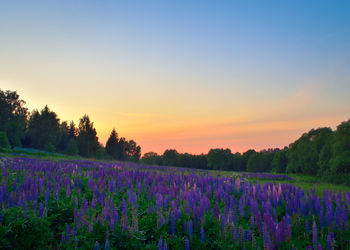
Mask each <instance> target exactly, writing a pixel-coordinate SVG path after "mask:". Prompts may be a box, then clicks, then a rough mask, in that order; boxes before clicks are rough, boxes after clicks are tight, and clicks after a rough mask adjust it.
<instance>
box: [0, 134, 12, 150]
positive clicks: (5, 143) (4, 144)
mask: <svg viewBox="0 0 350 250" xmlns="http://www.w3.org/2000/svg"><path fill="white" fill-rule="evenodd" d="M0 148H4V149H10V143H9V140H8V139H7V135H6V132H3V131H0Z"/></svg>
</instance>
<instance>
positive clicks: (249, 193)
mask: <svg viewBox="0 0 350 250" xmlns="http://www.w3.org/2000/svg"><path fill="white" fill-rule="evenodd" d="M0 207H1V213H0V225H1V223H2V221H3V220H4V216H5V219H6V213H7V211H9V210H11V209H12V208H20V209H21V211H22V213H23V215H24V216H31V217H37V218H38V219H39V220H40V221H44V220H45V219H46V218H48V217H50V216H51V217H52V214H53V212H52V211H56V210H57V209H58V208H67V209H71V213H67V215H66V216H67V218H65V220H64V224H63V225H62V224H58V225H57V226H56V228H55V230H56V231H57V232H58V235H59V236H58V237H56V238H55V239H57V242H56V244H57V245H58V246H61V247H67V246H68V245H76V246H81V244H83V241H87V240H90V241H91V242H92V243H91V245H90V248H91V249H92V248H94V249H99V248H102V247H101V246H104V248H105V249H109V248H118V245H119V244H122V243H121V242H120V241H118V239H117V238H116V237H117V236H116V235H118V234H121V233H124V234H123V235H129V236H130V239H132V240H134V241H137V242H141V244H143V246H144V247H145V246H146V245H147V246H149V247H150V248H151V249H168V248H169V249H181V248H182V249H199V248H202V247H209V248H216V249H220V248H238V249H239V248H246V249H256V248H258V247H260V249H278V248H284V249H293V248H296V249H300V248H306V247H307V248H309V247H311V249H312V248H314V249H335V248H337V247H350V245H349V241H347V240H346V237H347V234H346V233H347V232H348V231H349V230H350V227H349V216H348V214H349V209H350V194H349V193H340V192H339V193H336V192H331V191H325V192H324V194H323V196H322V197H319V196H317V195H316V194H315V192H313V191H310V192H305V191H304V190H302V189H300V188H297V187H295V186H293V185H291V184H288V183H283V184H282V183H279V184H276V183H267V184H263V185H262V184H259V183H258V182H257V183H255V184H252V183H250V182H247V181H242V178H240V177H235V178H232V177H225V176H223V177H218V176H214V175H210V174H208V173H205V172H195V171H184V170H176V169H169V168H165V167H153V166H146V165H138V164H134V163H111V162H94V161H77V160H75V161H56V162H53V161H46V160H37V159H25V158H13V159H8V160H7V161H5V163H4V164H3V166H1V167H0ZM51 217H50V218H51ZM50 221H51V220H50ZM50 223H51V222H50ZM51 228H52V225H51ZM101 232H102V234H103V237H102V239H101V237H100V238H98V237H96V238H94V239H89V237H92V235H96V234H97V233H100V234H101ZM91 233H92V234H91ZM119 240H120V239H119Z"/></svg>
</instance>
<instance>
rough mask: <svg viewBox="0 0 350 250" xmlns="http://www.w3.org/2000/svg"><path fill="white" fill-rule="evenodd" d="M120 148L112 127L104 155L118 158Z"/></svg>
mask: <svg viewBox="0 0 350 250" xmlns="http://www.w3.org/2000/svg"><path fill="white" fill-rule="evenodd" d="M119 150H120V146H119V140H118V134H117V132H116V131H115V129H114V128H113V130H112V132H111V134H110V136H109V138H108V140H107V143H106V155H107V156H109V157H111V158H112V159H115V160H117V159H118V151H119Z"/></svg>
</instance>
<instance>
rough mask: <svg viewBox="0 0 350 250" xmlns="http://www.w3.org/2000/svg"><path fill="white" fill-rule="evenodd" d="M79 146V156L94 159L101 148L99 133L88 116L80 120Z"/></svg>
mask: <svg viewBox="0 0 350 250" xmlns="http://www.w3.org/2000/svg"><path fill="white" fill-rule="evenodd" d="M77 144H78V149H79V154H80V155H81V156H84V157H93V156H94V155H95V154H96V152H97V149H98V148H99V143H98V137H97V132H96V129H95V128H94V123H93V122H91V121H90V118H89V116H88V115H84V116H83V117H82V118H81V119H80V122H79V132H78V137H77Z"/></svg>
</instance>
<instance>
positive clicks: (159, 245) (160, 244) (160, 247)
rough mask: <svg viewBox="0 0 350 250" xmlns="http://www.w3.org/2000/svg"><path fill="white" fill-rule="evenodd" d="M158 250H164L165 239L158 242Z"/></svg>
mask: <svg viewBox="0 0 350 250" xmlns="http://www.w3.org/2000/svg"><path fill="white" fill-rule="evenodd" d="M158 250H163V239H162V237H160V238H159V241H158Z"/></svg>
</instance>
